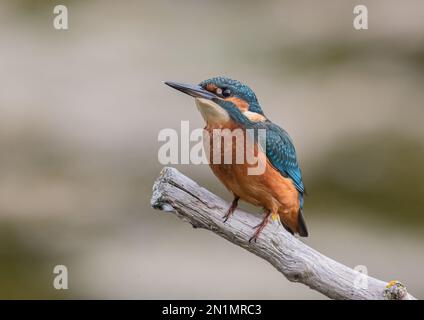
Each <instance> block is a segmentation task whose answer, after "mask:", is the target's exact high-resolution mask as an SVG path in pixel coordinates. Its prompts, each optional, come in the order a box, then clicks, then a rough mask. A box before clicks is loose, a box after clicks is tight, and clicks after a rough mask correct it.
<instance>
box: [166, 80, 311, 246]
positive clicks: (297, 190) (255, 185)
mask: <svg viewBox="0 0 424 320" xmlns="http://www.w3.org/2000/svg"><path fill="white" fill-rule="evenodd" d="M165 84H167V85H168V86H170V87H172V88H174V89H177V90H179V91H181V92H184V93H186V94H188V95H190V96H192V97H194V98H195V101H196V104H197V107H198V109H199V110H200V112H201V114H202V116H203V118H204V120H205V121H206V127H205V130H206V131H207V132H209V133H212V132H213V131H214V129H231V130H234V129H236V128H239V129H243V130H244V131H245V132H246V131H248V130H246V129H252V130H258V129H265V130H266V131H265V132H266V147H265V148H261V147H259V146H258V141H257V140H254V142H253V144H254V145H255V150H256V151H257V152H259V153H261V154H262V156H263V158H264V159H265V160H264V161H265V170H264V172H263V173H262V174H259V175H249V174H247V168H248V166H249V165H247V164H246V163H241V164H240V163H234V162H232V163H230V164H228V163H213V162H211V161H210V167H211V169H212V171H213V172H214V174H215V175H216V176H217V177H218V179H219V180H220V181H221V182H222V183H223V184H224V185H225V186H226V188H227V189H228V190H229V191H231V192H232V193H233V195H234V200H233V202H232V204H231V206H230V208H229V209H228V212H227V214H226V216H225V221H226V220H227V219H228V218H229V217H230V216H231V215H232V213H233V212H234V210H235V209H236V208H237V205H238V201H239V199H241V200H244V201H246V202H248V203H250V204H253V205H255V206H259V207H262V208H263V209H264V211H265V216H264V219H263V221H262V223H260V224H259V225H258V226H257V227H256V228H257V230H256V231H255V233H254V234H253V236H252V237H251V238H250V240H249V242H250V241H251V240H254V241H255V242H256V240H257V238H258V236H259V235H260V233H261V231H262V230H263V229H264V228H265V226H266V225H267V223H268V221H269V218H270V216H271V217H272V218H273V219H274V220H275V219H278V220H280V221H281V223H282V225H283V226H284V227H285V229H286V230H288V231H289V232H290V233H291V234H294V233H297V234H299V235H300V236H303V237H307V236H308V231H307V228H306V224H305V220H304V218H303V198H304V195H305V187H304V185H303V182H302V173H301V170H300V168H299V165H298V162H297V158H296V151H295V148H294V146H293V142H292V140H291V138H290V137H289V135H288V134H287V132H286V131H284V130H283V129H282V128H280V127H279V126H278V125H276V124H275V123H273V122H271V121H270V120H269V119H268V118H267V117H266V116H265V114H264V112H263V111H262V108H261V106H260V105H259V102H258V99H257V98H256V95H255V93H254V92H253V91H252V90H251V89H250V88H249V87H248V86H246V85H245V84H243V83H241V82H239V81H237V80H232V79H229V78H226V77H216V78H212V79H208V80H205V81H202V82H201V83H200V84H199V85H188V84H182V83H176V82H170V81H169V82H165ZM206 143H209V148H212V139H211V140H210V141H206Z"/></svg>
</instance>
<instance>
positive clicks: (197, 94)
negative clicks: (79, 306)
mask: <svg viewBox="0 0 424 320" xmlns="http://www.w3.org/2000/svg"><path fill="white" fill-rule="evenodd" d="M165 84H166V85H168V86H170V87H171V88H174V89H177V90H179V91H181V92H184V93H186V94H188V95H190V96H192V97H194V98H204V99H213V98H216V97H217V96H216V95H214V94H213V93H212V92H209V91H207V90H205V89H203V88H202V87H201V86H193V85H191V84H185V83H178V82H172V81H165Z"/></svg>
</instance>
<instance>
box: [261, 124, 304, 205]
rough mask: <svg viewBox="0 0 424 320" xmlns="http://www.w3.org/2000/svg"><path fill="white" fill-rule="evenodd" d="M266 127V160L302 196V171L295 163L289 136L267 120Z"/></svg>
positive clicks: (295, 159)
mask: <svg viewBox="0 0 424 320" xmlns="http://www.w3.org/2000/svg"><path fill="white" fill-rule="evenodd" d="M266 129H267V132H266V156H267V158H268V160H269V161H270V162H271V164H272V165H273V166H274V168H275V169H277V170H278V171H279V172H280V173H281V174H282V175H283V176H284V177H286V178H290V179H292V180H293V183H294V185H295V187H296V189H297V191H299V193H300V194H301V196H302V195H303V194H304V193H305V187H304V185H303V181H302V172H301V171H300V168H299V165H298V163H297V158H296V150H295V148H294V145H293V142H292V140H291V139H290V136H289V135H288V133H287V132H286V131H284V130H283V129H282V128H280V127H279V126H277V125H276V124H273V123H272V122H269V121H267V122H266ZM302 198H303V197H301V199H302ZM302 200H303V199H302ZM301 202H303V201H301ZM302 204H303V203H302ZM302 204H301V206H302Z"/></svg>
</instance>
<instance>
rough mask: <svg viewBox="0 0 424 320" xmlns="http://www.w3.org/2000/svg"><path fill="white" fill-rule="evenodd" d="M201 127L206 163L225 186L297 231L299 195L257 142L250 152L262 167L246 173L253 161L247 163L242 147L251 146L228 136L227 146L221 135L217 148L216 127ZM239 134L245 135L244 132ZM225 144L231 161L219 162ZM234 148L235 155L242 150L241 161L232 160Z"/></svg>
mask: <svg viewBox="0 0 424 320" xmlns="http://www.w3.org/2000/svg"><path fill="white" fill-rule="evenodd" d="M222 128H226V129H230V130H234V129H236V128H237V126H236V125H235V124H234V123H227V124H225V125H224V126H223V127H222ZM205 129H206V131H207V132H209V139H207V140H205V149H206V150H207V151H209V155H210V157H209V160H210V167H211V169H212V171H213V172H214V174H215V175H216V176H217V177H218V179H219V180H220V181H221V182H222V183H223V184H224V185H225V186H226V188H227V189H229V190H230V191H231V192H232V193H233V194H234V195H237V196H239V197H240V198H241V199H242V200H244V201H246V202H248V203H251V204H253V205H255V206H259V207H262V208H264V209H265V210H269V211H270V212H272V213H274V214H278V215H279V216H280V219H281V221H282V222H283V223H284V224H286V225H287V226H288V227H289V228H290V229H291V230H292V231H293V232H298V228H297V215H298V212H299V205H300V204H299V195H298V192H297V190H296V187H295V186H294V184H293V182H292V180H291V179H289V178H285V177H283V176H282V175H281V174H280V173H279V172H278V171H277V170H276V169H275V168H274V167H273V166H272V165H271V163H270V162H269V161H268V160H267V158H266V155H265V154H264V153H263V152H262V151H261V150H260V148H258V146H257V145H255V146H253V148H254V154H255V157H257V158H258V161H262V163H263V164H264V165H265V170H264V172H263V173H262V174H260V175H249V174H248V168H252V167H255V166H257V164H255V163H254V164H249V163H248V161H247V158H246V157H247V155H246V151H250V152H251V151H252V150H249V148H246V147H245V145H244V144H241V143H235V142H236V141H235V139H232V144H231V146H230V147H229V146H228V145H226V143H227V144H228V142H229V141H231V140H230V139H227V140H226V141H224V139H223V138H222V139H221V148H220V149H217V148H214V146H216V142H215V145H214V142H213V139H214V138H215V139H216V138H217V136H216V135H215V137H214V136H213V134H212V132H213V129H216V127H209V126H207V127H206V128H205ZM215 133H216V131H215ZM243 138H244V139H246V134H245V133H244V135H243ZM228 148H230V150H231V163H227V164H225V163H223V162H224V161H223V160H224V155H223V154H224V151H227V152H228V150H229V149H228ZM240 148H242V150H240ZM214 149H215V150H214ZM246 149H247V150H246ZM237 152H239V155H240V153H241V154H243V161H242V162H243V163H240V164H237V163H236V160H237ZM214 155H215V157H214ZM219 157H221V163H216V161H215V162H214V161H213V160H214V159H215V160H216V159H217V158H219Z"/></svg>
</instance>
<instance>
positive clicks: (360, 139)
mask: <svg viewBox="0 0 424 320" xmlns="http://www.w3.org/2000/svg"><path fill="white" fill-rule="evenodd" d="M56 4H64V5H66V6H67V7H68V10H69V30H67V31H58V30H55V29H54V28H53V18H54V15H53V7H54V6H55V5H56ZM357 4H359V3H358V2H357V1H338V0H326V1H299V0H297V1H277V0H275V1H241V0H239V1H217V0H215V1H195V0H191V1H187V0H182V1H172V0H168V1H164V0H160V1H94V0H93V1H91V0H90V1H76V0H75V1H60V2H56V1H42V0H38V1H24V0H14V1H12V0H10V1H5V0H1V1H0V298H9V299H10V298H40V299H48V298H55V299H69V298H108V299H109V298H119V299H124V298H129V299H143V298H162V299H168V298H174V299H179V298H180V299H185V298H193V299H201V298H212V299H220V298H222V299H226V298H232V299H245V298H252V299H253V298H254V299H256V298H258V299H302V298H304V299H322V298H324V297H323V296H322V295H320V294H319V293H316V292H314V291H312V290H310V289H309V288H307V287H305V286H303V285H300V284H293V283H290V282H289V281H287V280H286V279H285V278H284V277H283V276H281V275H280V274H279V273H278V272H277V271H276V270H275V269H273V267H272V266H271V265H269V264H268V263H266V262H264V261H263V260H261V259H260V258H258V257H256V256H253V255H252V254H250V253H248V252H247V251H244V250H243V249H241V248H239V247H236V246H234V245H232V244H230V243H229V242H227V241H225V240H223V239H221V238H219V237H218V236H215V235H214V234H212V233H210V232H207V231H204V230H194V229H192V228H191V226H190V225H188V224H185V223H182V222H181V221H180V220H178V219H177V218H176V217H175V216H174V215H166V214H163V213H162V212H159V211H154V210H152V209H151V208H150V201H149V200H150V196H151V188H152V185H153V181H154V180H155V178H156V177H157V175H158V174H159V172H160V169H161V168H162V165H161V164H160V163H159V162H158V160H157V151H158V148H159V146H160V145H161V144H160V143H159V142H158V140H157V136H158V133H159V131H160V130H161V129H163V128H175V129H179V127H180V121H181V120H189V121H190V125H191V126H192V128H198V127H202V126H203V120H202V119H201V116H200V115H199V114H198V112H197V110H196V108H195V106H194V103H193V101H192V100H191V99H189V98H188V97H186V96H184V95H180V94H178V93H177V92H175V91H173V90H171V89H170V88H168V87H166V86H164V85H163V83H162V81H164V80H174V81H182V82H188V83H197V82H200V81H201V80H203V79H206V78H210V77H212V76H217V75H226V76H230V77H233V78H235V79H239V80H242V81H244V82H246V83H247V84H249V85H250V86H251V87H252V88H253V89H254V90H255V92H256V93H257V95H258V97H259V100H260V102H261V104H262V106H263V109H264V110H265V112H266V114H267V116H268V117H269V118H271V119H272V120H273V121H274V122H276V123H278V124H280V125H282V126H283V127H284V128H285V129H286V130H287V131H288V132H289V133H290V134H291V136H292V137H293V139H294V141H295V143H296V147H297V151H298V155H299V159H300V163H301V166H302V168H303V173H304V180H305V184H306V186H307V189H308V190H309V194H310V195H309V196H308V197H307V198H306V208H305V215H306V220H307V222H308V227H309V229H310V237H309V238H307V239H306V240H305V242H306V243H308V244H309V245H311V246H313V247H314V248H316V249H317V250H319V251H321V252H323V253H324V254H326V255H328V256H330V257H332V258H334V259H336V260H338V261H340V262H342V263H344V264H346V265H348V266H351V267H354V266H356V265H365V266H366V267H367V269H368V273H369V274H370V275H372V276H375V277H377V278H380V279H383V280H387V281H389V280H393V279H399V280H401V281H402V282H403V283H404V284H405V285H406V286H407V288H408V290H409V291H410V292H411V293H412V294H414V295H415V296H416V297H421V298H423V297H424V277H423V276H422V270H423V269H424V255H423V252H424V250H423V241H424V234H423V228H424V215H423V208H424V168H423V164H424V141H423V137H424V125H423V121H424V105H423V101H424V90H423V81H424V41H423V40H424V2H423V1H421V0H406V1H396V0H386V1H370V0H364V1H361V2H360V4H365V5H367V6H368V10H369V30H366V31H356V30H354V28H353V26H352V21H353V7H354V6H355V5H357ZM177 167H178V169H179V170H181V171H182V172H184V173H185V174H187V175H189V176H190V177H191V178H192V179H194V180H196V181H197V182H199V183H200V184H202V185H204V186H206V187H208V188H210V189H211V190H212V191H214V192H216V193H217V194H219V195H221V196H222V197H224V198H225V199H227V200H231V197H230V194H229V193H228V192H227V191H226V190H225V189H224V187H223V186H221V184H219V183H218V181H217V179H216V178H215V177H214V176H213V174H212V173H211V171H210V170H209V168H208V167H207V166H195V165H180V166H177ZM244 208H247V209H248V210H252V211H255V210H256V211H258V209H255V208H251V207H246V206H244ZM58 264H64V265H66V266H67V267H68V271H69V289H68V290H62V291H57V290H55V289H54V288H53V285H52V282H53V277H54V275H53V267H54V266H55V265H58Z"/></svg>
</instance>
